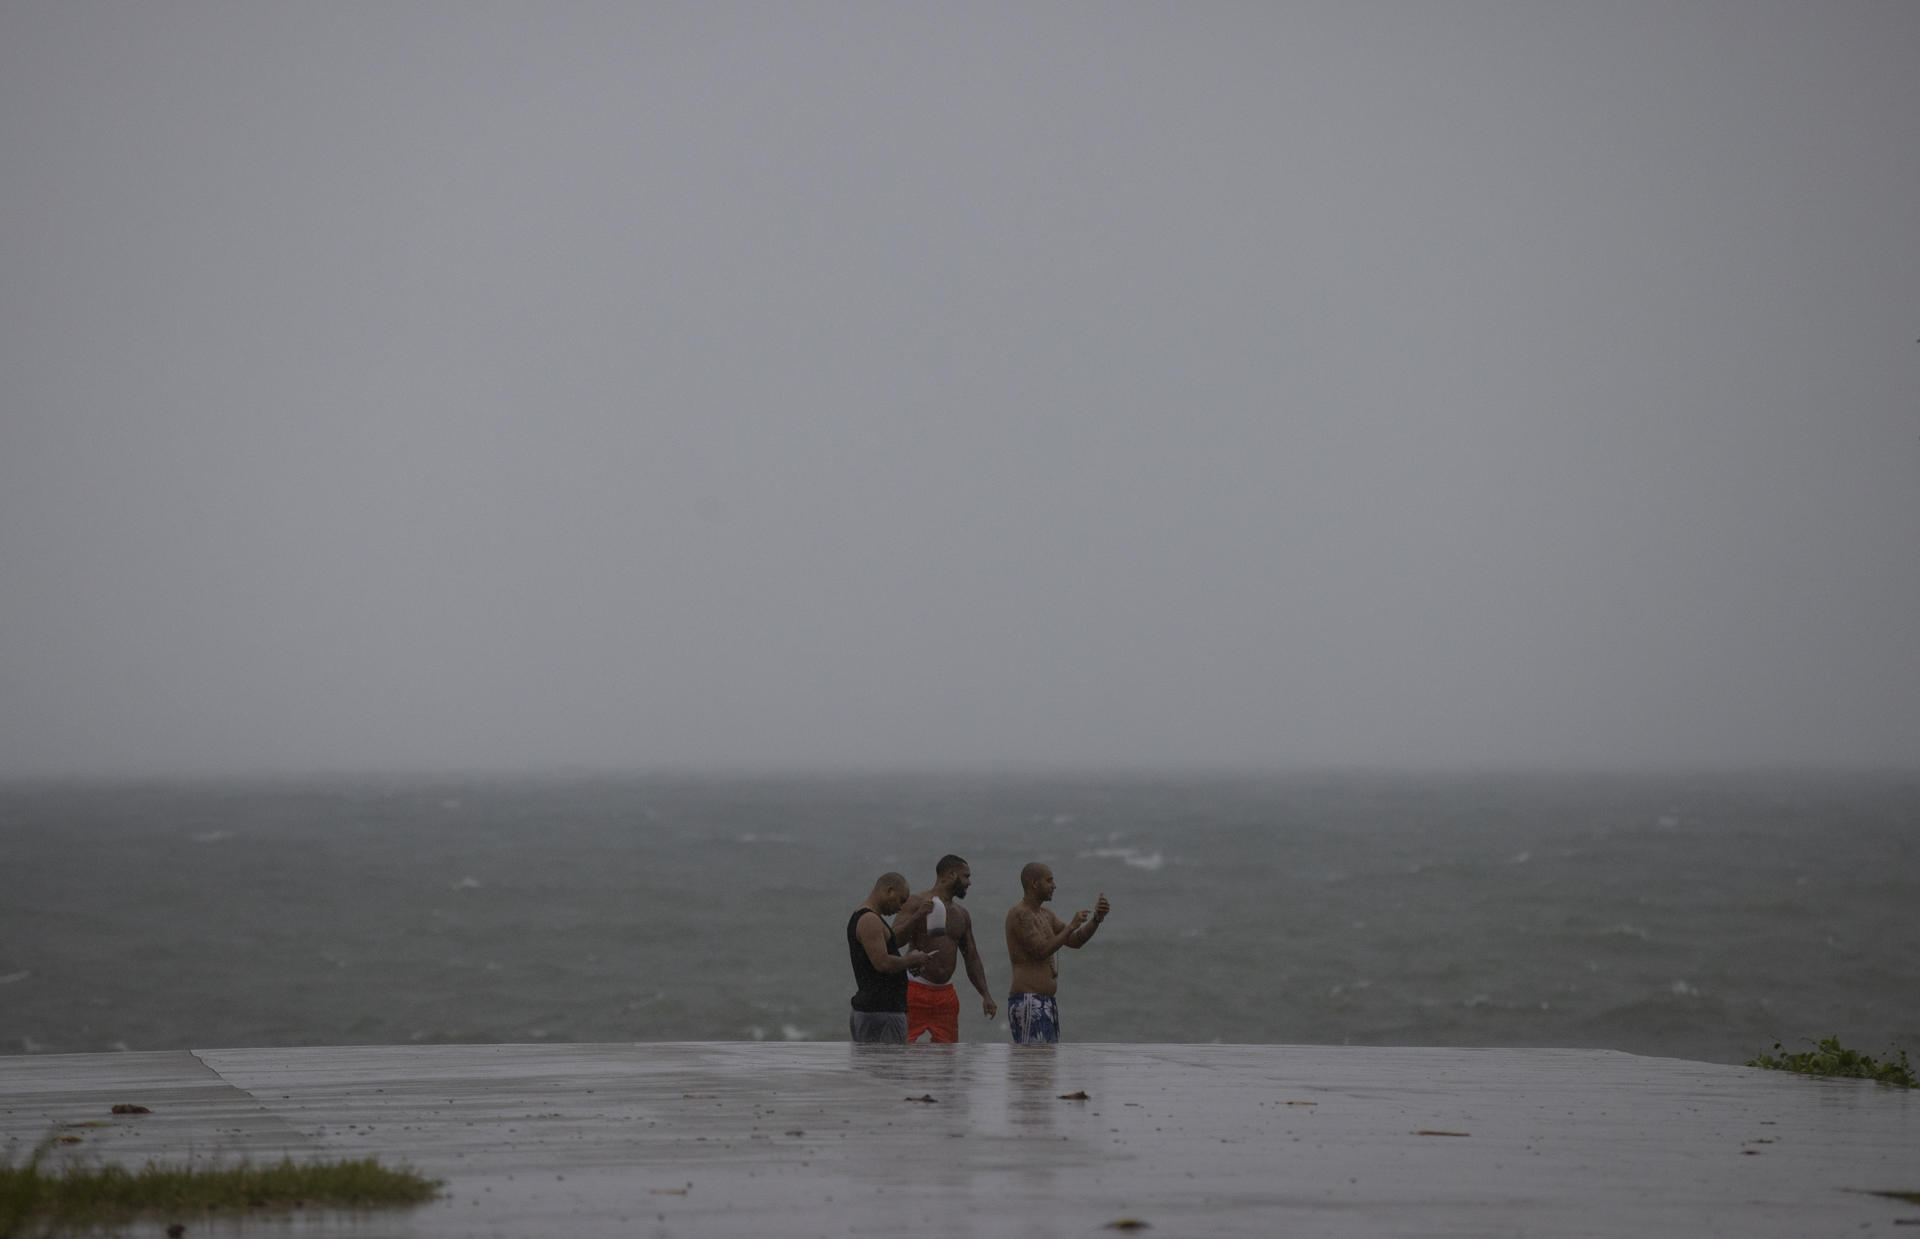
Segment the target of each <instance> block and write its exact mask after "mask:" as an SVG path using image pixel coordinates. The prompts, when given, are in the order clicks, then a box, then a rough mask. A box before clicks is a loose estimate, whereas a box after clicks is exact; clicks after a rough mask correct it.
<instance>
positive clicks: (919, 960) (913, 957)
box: [900, 951, 933, 972]
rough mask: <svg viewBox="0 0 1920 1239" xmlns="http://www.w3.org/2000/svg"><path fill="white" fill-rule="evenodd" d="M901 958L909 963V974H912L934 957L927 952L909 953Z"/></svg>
mask: <svg viewBox="0 0 1920 1239" xmlns="http://www.w3.org/2000/svg"><path fill="white" fill-rule="evenodd" d="M900 958H901V959H904V960H906V961H907V971H908V972H912V971H913V970H914V969H915V968H921V967H924V966H925V965H927V964H928V963H930V962H931V961H932V960H933V956H931V955H929V954H927V953H926V952H925V951H908V952H907V953H906V954H905V955H902V956H901V957H900Z"/></svg>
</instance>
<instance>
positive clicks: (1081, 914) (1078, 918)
mask: <svg viewBox="0 0 1920 1239" xmlns="http://www.w3.org/2000/svg"><path fill="white" fill-rule="evenodd" d="M1092 915H1093V913H1091V912H1089V911H1087V910H1086V909H1085V908H1082V909H1080V910H1079V911H1078V912H1075V913H1074V914H1073V919H1072V920H1070V921H1068V922H1067V932H1068V933H1072V932H1073V931H1074V930H1076V929H1078V928H1080V926H1081V925H1082V924H1083V923H1084V922H1085V921H1086V919H1087V918H1088V917H1089V916H1092Z"/></svg>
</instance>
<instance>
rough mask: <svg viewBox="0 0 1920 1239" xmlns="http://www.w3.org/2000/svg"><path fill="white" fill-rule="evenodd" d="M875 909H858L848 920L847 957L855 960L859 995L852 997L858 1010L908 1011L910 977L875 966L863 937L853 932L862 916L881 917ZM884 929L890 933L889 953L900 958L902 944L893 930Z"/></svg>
mask: <svg viewBox="0 0 1920 1239" xmlns="http://www.w3.org/2000/svg"><path fill="white" fill-rule="evenodd" d="M879 915H880V914H879V913H878V912H875V911H874V910H873V909H872V908H856V909H855V910H854V913H853V915H852V916H850V917H848V918H847V955H848V956H849V957H851V958H852V960H853V981H854V984H856V985H858V986H859V987H860V992H859V993H857V994H855V995H854V996H853V1009H854V1010H855V1011H867V1012H875V1011H899V1012H902V1013H905V1011H906V1009H907V974H906V973H904V972H882V971H880V970H879V969H878V968H875V967H874V966H873V961H872V960H870V959H868V958H867V948H866V945H865V944H864V943H862V942H861V941H860V935H859V934H857V933H855V932H854V926H856V925H858V924H859V923H860V918H861V917H863V916H879ZM881 928H882V929H886V930H887V954H889V955H898V954H899V953H900V947H899V944H898V943H896V942H895V941H894V940H893V930H892V929H888V928H887V925H886V922H885V921H882V922H881Z"/></svg>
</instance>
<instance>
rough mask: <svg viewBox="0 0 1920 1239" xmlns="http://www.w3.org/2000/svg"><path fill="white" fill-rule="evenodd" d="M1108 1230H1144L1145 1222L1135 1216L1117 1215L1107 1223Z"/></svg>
mask: <svg viewBox="0 0 1920 1239" xmlns="http://www.w3.org/2000/svg"><path fill="white" fill-rule="evenodd" d="M1107 1229H1108V1230H1146V1229H1147V1223H1145V1222H1143V1221H1141V1220H1140V1219H1139V1218H1137V1217H1117V1218H1115V1219H1113V1221H1111V1222H1108V1223H1107Z"/></svg>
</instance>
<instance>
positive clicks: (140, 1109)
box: [113, 1101, 153, 1114]
mask: <svg viewBox="0 0 1920 1239" xmlns="http://www.w3.org/2000/svg"><path fill="white" fill-rule="evenodd" d="M113 1112H114V1113H115V1114H152V1113H153V1111H151V1110H149V1109H147V1108H146V1107H145V1106H136V1105H131V1104H129V1103H127V1102H124V1101H123V1102H121V1103H120V1104H119V1105H117V1106H115V1107H114V1108H113Z"/></svg>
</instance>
